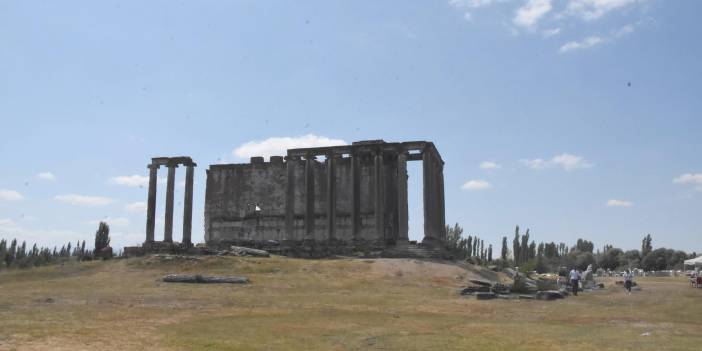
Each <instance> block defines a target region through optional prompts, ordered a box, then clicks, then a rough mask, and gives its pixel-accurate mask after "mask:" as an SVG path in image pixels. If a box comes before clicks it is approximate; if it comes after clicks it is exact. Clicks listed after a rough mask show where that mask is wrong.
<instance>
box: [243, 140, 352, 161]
mask: <svg viewBox="0 0 702 351" xmlns="http://www.w3.org/2000/svg"><path fill="white" fill-rule="evenodd" d="M347 144H348V143H347V142H346V141H344V140H341V139H331V138H327V137H324V136H317V135H314V134H307V135H303V136H299V137H281V138H277V137H276V138H268V139H266V140H254V141H249V142H247V143H244V144H242V145H241V146H239V147H237V148H236V149H234V151H232V154H234V156H236V157H238V158H240V159H247V158H249V157H253V156H263V157H270V156H283V155H285V154H286V151H287V150H288V149H297V148H306V147H322V146H337V145H347Z"/></svg>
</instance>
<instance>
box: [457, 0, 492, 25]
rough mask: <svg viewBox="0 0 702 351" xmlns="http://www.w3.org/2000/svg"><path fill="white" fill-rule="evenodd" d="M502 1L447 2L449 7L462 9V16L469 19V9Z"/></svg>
mask: <svg viewBox="0 0 702 351" xmlns="http://www.w3.org/2000/svg"><path fill="white" fill-rule="evenodd" d="M504 1H505V0H449V2H448V3H449V5H450V6H451V7H454V8H456V9H459V10H461V11H463V18H464V19H466V20H467V21H470V20H472V19H473V15H472V14H471V11H473V10H476V9H479V8H483V7H488V6H490V5H492V4H494V3H497V2H504Z"/></svg>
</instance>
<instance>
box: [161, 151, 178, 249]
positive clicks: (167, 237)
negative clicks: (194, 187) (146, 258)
mask: <svg viewBox="0 0 702 351" xmlns="http://www.w3.org/2000/svg"><path fill="white" fill-rule="evenodd" d="M167 167H168V181H167V183H166V223H165V224H164V226H163V241H164V242H167V243H172V242H173V191H174V190H175V170H176V168H177V167H178V165H168V166H167Z"/></svg>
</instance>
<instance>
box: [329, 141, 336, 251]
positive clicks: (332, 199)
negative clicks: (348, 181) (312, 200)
mask: <svg viewBox="0 0 702 351" xmlns="http://www.w3.org/2000/svg"><path fill="white" fill-rule="evenodd" d="M334 157H335V155H334V154H329V155H327V236H328V239H329V240H332V239H334V229H335V228H334V226H335V220H336V185H335V182H336V174H335V163H336V160H335V159H334Z"/></svg>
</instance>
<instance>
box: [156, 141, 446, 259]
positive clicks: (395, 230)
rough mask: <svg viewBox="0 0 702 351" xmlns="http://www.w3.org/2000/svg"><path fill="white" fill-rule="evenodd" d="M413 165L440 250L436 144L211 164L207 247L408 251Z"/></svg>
mask: <svg viewBox="0 0 702 351" xmlns="http://www.w3.org/2000/svg"><path fill="white" fill-rule="evenodd" d="M322 158H323V159H322ZM408 161H422V165H423V167H422V169H423V176H422V178H423V191H424V240H423V243H424V244H427V245H434V246H440V245H439V244H441V243H443V242H444V240H445V238H444V236H445V232H444V226H445V225H444V223H445V220H444V176H443V166H444V162H443V160H442V159H441V155H440V154H439V152H438V151H437V149H436V147H435V146H434V144H433V143H431V142H426V141H415V142H402V143H386V142H384V141H382V140H372V141H360V142H354V143H353V144H352V145H343V146H332V147H317V148H304V149H290V150H288V151H287V156H285V157H283V156H272V157H270V160H269V161H268V162H266V161H265V160H264V159H263V157H252V158H251V162H250V163H246V164H225V165H211V166H210V168H209V169H208V170H207V187H206V194H205V218H204V225H205V228H204V229H205V241H206V242H207V244H208V246H218V245H219V246H222V245H230V244H236V245H247V246H266V245H270V244H271V243H274V244H275V245H281V246H282V247H284V248H286V249H285V250H288V251H289V253H293V254H294V253H295V252H297V251H299V250H306V249H309V248H310V247H317V248H320V247H321V248H323V250H322V251H325V252H328V253H331V252H337V253H343V252H351V251H354V250H366V251H367V250H368V249H380V250H383V249H387V248H389V247H395V246H398V247H399V246H402V245H403V244H406V243H407V242H408V205H407V162H408ZM169 175H170V169H169ZM169 179H170V178H169ZM150 194H151V193H150ZM149 199H151V196H150V197H149ZM149 201H151V200H149ZM149 204H151V202H149ZM149 208H151V207H149ZM150 218H151V217H150ZM285 250H283V251H285Z"/></svg>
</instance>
